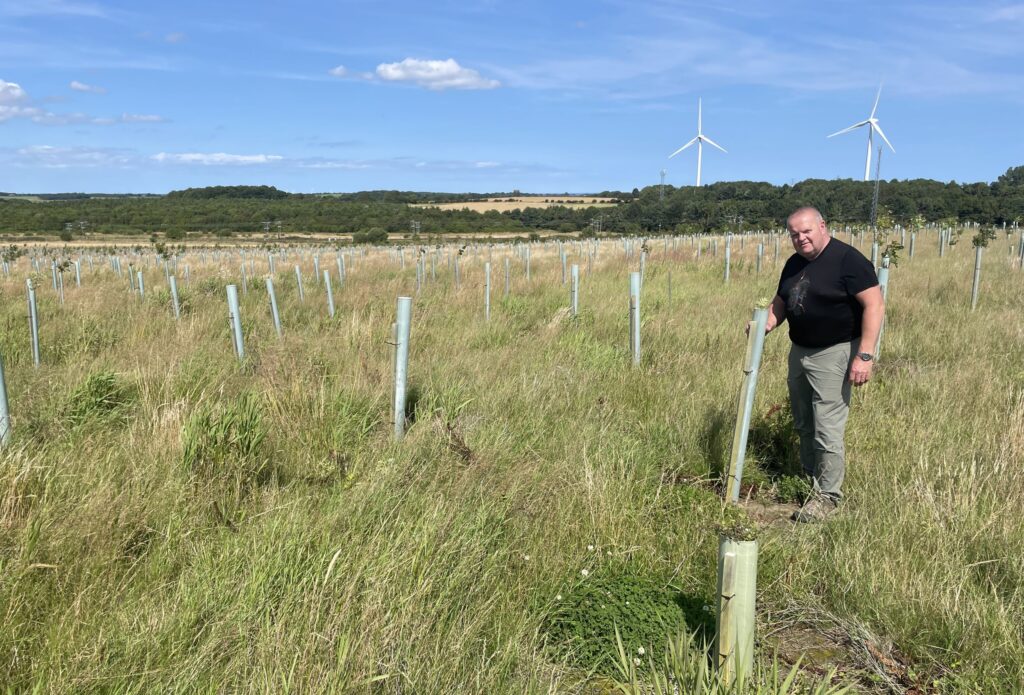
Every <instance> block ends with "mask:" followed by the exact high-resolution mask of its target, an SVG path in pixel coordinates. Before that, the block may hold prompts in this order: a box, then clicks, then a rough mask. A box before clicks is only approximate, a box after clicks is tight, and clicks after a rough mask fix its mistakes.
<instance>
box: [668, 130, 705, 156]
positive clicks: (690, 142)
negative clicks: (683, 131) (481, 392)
mask: <svg viewBox="0 0 1024 695" xmlns="http://www.w3.org/2000/svg"><path fill="white" fill-rule="evenodd" d="M698 140H700V136H699V135H698V136H697V137H695V138H694V139H693V140H690V141H689V142H688V143H686V144H685V145H683V146H682V147H680V148H679V149H678V150H676V151H675V152H673V153H672V154H670V155H669V156H668V158H669V159H672V158H673V157H675V156H676V155H677V154H679V153H680V152H682V151H683V150H685V149H686V148H687V147H689V146H690V145H692V144H693V143H695V142H697V141H698Z"/></svg>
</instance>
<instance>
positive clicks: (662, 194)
mask: <svg viewBox="0 0 1024 695" xmlns="http://www.w3.org/2000/svg"><path fill="white" fill-rule="evenodd" d="M667 173H668V169H662V170H661V185H660V186H658V200H665V174H667Z"/></svg>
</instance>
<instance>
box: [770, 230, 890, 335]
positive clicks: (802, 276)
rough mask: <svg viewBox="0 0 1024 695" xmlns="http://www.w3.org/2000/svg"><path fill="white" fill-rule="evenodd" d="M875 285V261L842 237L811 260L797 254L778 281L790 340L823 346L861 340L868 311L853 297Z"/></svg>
mask: <svg viewBox="0 0 1024 695" xmlns="http://www.w3.org/2000/svg"><path fill="white" fill-rule="evenodd" d="M877 284H878V278H877V277H876V276H875V269H874V267H872V265H871V261H869V260H868V259H866V258H864V254H862V253H861V252H860V251H858V250H857V249H855V248H853V247H852V246H850V245H849V244H846V243H843V242H842V241H839V239H831V240H830V241H829V242H828V244H826V245H825V248H824V249H823V250H822V252H821V253H820V254H818V256H817V258H815V259H814V260H813V261H808V260H807V259H806V258H804V257H803V256H801V255H800V254H793V255H792V256H790V257H789V260H788V261H786V265H785V266H784V267H783V268H782V278H781V279H780V280H779V296H780V297H782V299H783V300H785V302H786V319H787V320H788V321H789V339H790V340H792V341H793V342H794V343H796V344H797V345H799V346H801V347H807V348H820V347H829V346H831V345H836V344H838V343H845V342H849V341H851V340H853V339H854V338H859V337H860V329H861V319H862V317H863V315H864V309H863V307H861V305H860V302H858V301H857V299H856V297H855V296H854V295H856V294H857V293H859V292H863V291H864V290H866V289H868V288H869V287H874V286H875V285H877Z"/></svg>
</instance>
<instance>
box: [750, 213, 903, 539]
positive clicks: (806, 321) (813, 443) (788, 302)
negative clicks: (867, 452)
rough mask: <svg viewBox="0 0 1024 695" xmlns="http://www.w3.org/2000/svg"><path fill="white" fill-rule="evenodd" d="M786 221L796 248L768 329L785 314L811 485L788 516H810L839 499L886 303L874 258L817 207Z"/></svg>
mask: <svg viewBox="0 0 1024 695" xmlns="http://www.w3.org/2000/svg"><path fill="white" fill-rule="evenodd" d="M786 228H787V230H788V231H789V238H790V240H791V241H792V242H793V248H794V249H795V250H796V253H795V254H793V255H792V256H790V257H789V260H787V261H786V265H785V266H784V267H783V269H782V277H781V278H780V280H779V288H778V293H777V294H776V295H775V299H773V300H772V305H771V310H770V311H769V312H768V323H767V326H766V332H768V333H770V332H771V331H772V330H774V329H775V328H776V327H778V326H779V325H780V324H781V323H782V322H783V321H786V320H787V319H788V320H789V337H790V340H792V341H793V346H792V348H791V349H790V353H789V377H788V383H789V400H790V405H791V406H792V408H793V424H794V427H795V429H796V431H797V434H798V435H799V436H800V465H801V466H802V467H803V470H804V473H806V474H807V475H808V476H810V478H811V481H812V483H813V486H814V492H813V494H812V495H811V496H810V497H809V498H808V499H807V501H806V502H805V503H804V505H803V507H801V508H800V509H799V510H798V511H796V512H794V514H793V520H794V521H798V522H803V523H811V522H818V521H823V520H824V519H825V518H826V517H828V516H829V515H830V514H831V513H832V512H834V511H835V509H836V506H837V505H838V504H839V502H840V500H841V499H842V496H843V493H842V485H843V477H844V475H845V472H846V461H845V446H844V443H843V436H844V433H845V430H846V418H847V415H848V414H849V412H850V388H851V385H852V386H861V385H863V384H866V383H867V382H868V380H869V379H871V367H872V364H873V360H874V354H873V353H874V349H875V344H876V343H877V342H878V332H879V329H880V326H881V324H882V315H883V314H884V312H885V306H884V304H883V301H882V292H881V289H880V288H879V286H878V278H877V277H876V276H875V269H874V268H873V267H872V265H871V262H870V261H868V260H867V259H866V258H864V255H863V254H861V253H860V251H858V250H857V249H855V248H853V247H852V246H850V245H849V244H845V243H843V242H842V241H840V240H839V239H833V238H832V237H831V236H830V235H829V233H828V228H827V227H826V226H825V220H824V219H822V217H821V213H820V212H818V211H817V210H816V209H815V208H812V207H802V208H800V209H798V210H797V211H796V212H794V213H793V214H792V215H790V216H789V218H788V219H787V220H786Z"/></svg>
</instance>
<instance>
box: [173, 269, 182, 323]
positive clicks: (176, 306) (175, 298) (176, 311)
mask: <svg viewBox="0 0 1024 695" xmlns="http://www.w3.org/2000/svg"><path fill="white" fill-rule="evenodd" d="M170 285H171V306H172V307H173V308H174V320H175V321H177V320H179V319H180V318H181V306H180V305H179V304H178V281H177V280H176V279H175V278H174V276H173V275H172V276H171V281H170Z"/></svg>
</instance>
